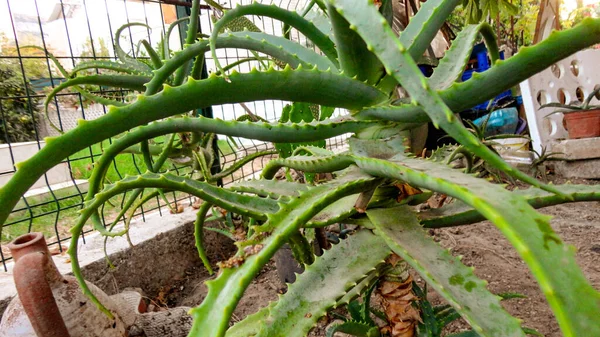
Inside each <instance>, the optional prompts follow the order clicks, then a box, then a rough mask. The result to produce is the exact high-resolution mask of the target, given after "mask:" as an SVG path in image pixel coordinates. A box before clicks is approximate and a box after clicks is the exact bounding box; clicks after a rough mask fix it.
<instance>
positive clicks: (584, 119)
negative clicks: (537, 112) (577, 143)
mask: <svg viewBox="0 0 600 337" xmlns="http://www.w3.org/2000/svg"><path fill="white" fill-rule="evenodd" d="M599 93H600V87H598V88H597V89H595V90H594V91H592V93H590V94H589V95H588V96H587V97H586V99H585V100H584V101H583V102H582V103H580V102H575V103H572V104H560V103H548V104H544V105H542V106H541V107H540V109H541V108H548V107H554V108H560V109H558V110H556V111H554V112H552V113H551V114H549V115H552V114H555V113H562V114H563V115H564V119H563V126H564V127H565V129H567V131H568V132H569V139H579V138H591V137H600V105H590V102H591V100H592V99H593V98H594V97H595V96H596V95H598V94H599ZM549 115H548V116H549ZM546 117H547V116H546Z"/></svg>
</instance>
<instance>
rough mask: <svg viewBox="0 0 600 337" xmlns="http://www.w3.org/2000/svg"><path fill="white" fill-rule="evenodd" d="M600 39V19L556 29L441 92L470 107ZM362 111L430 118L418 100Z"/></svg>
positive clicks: (459, 106) (392, 117)
mask: <svg viewBox="0 0 600 337" xmlns="http://www.w3.org/2000/svg"><path fill="white" fill-rule="evenodd" d="M597 43H600V19H592V18H586V19H584V20H582V21H581V22H580V23H579V24H578V25H576V26H575V27H573V28H570V29H566V30H562V31H553V32H552V33H551V34H550V36H549V37H548V38H547V39H545V40H543V41H541V42H540V43H538V44H535V45H534V46H528V47H522V48H521V49H520V50H519V53H517V54H516V55H513V56H512V57H510V58H509V59H507V60H500V61H497V62H496V63H495V64H494V66H493V67H492V68H490V69H488V70H486V71H485V72H483V73H474V74H473V77H472V78H470V79H469V80H468V81H465V82H461V83H454V84H453V85H452V86H451V87H450V88H448V89H446V90H443V91H440V93H439V94H440V96H441V98H442V99H443V101H444V102H445V103H446V105H448V107H450V109H452V111H456V112H460V111H463V110H465V109H470V108H471V107H473V106H475V105H477V104H480V103H482V102H485V101H487V100H490V99H492V98H494V97H496V96H497V95H499V94H500V93H502V92H504V91H506V90H508V89H510V88H512V87H513V86H515V85H518V84H519V83H520V82H522V81H524V80H525V79H527V78H529V77H531V76H533V75H535V74H537V73H538V72H540V71H542V70H544V69H546V68H548V67H549V66H551V65H552V64H554V63H556V62H558V61H560V60H562V59H564V58H566V57H568V56H570V55H572V54H574V53H575V52H577V51H579V50H582V49H585V48H588V47H590V46H592V45H594V44H597ZM565 46H569V48H565ZM506 74H511V76H506ZM358 115H359V116H362V117H363V118H376V119H383V120H389V121H397V122H428V121H429V118H428V117H427V114H426V113H425V111H424V110H423V107H422V106H419V105H416V104H404V105H400V106H392V105H381V106H377V107H371V108H367V109H364V110H362V111H361V112H360V113H359V114H358Z"/></svg>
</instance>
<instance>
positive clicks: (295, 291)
mask: <svg viewBox="0 0 600 337" xmlns="http://www.w3.org/2000/svg"><path fill="white" fill-rule="evenodd" d="M380 240H381V239H380V238H378V237H377V236H375V235H373V234H372V233H371V232H370V231H369V230H362V231H359V232H357V233H356V234H354V235H352V236H350V237H349V238H348V239H346V240H342V241H340V243H339V244H337V245H335V246H333V247H332V248H331V249H330V250H328V251H325V252H324V253H323V255H322V256H321V257H319V258H317V259H316V260H315V262H314V263H313V264H312V265H310V266H306V267H305V268H306V269H305V271H304V272H303V273H302V274H301V275H299V276H298V278H297V279H296V281H295V282H294V283H293V284H291V285H290V286H289V289H288V291H287V292H286V294H285V295H283V296H282V297H281V298H280V299H279V301H278V302H277V304H276V305H275V306H274V307H272V308H271V309H270V314H269V317H268V318H266V319H265V320H264V321H263V327H262V329H261V330H260V333H259V334H258V335H257V336H260V337H267V336H283V335H285V336H289V337H294V336H305V335H306V333H307V332H308V331H309V330H310V329H311V328H312V327H313V326H314V325H316V323H317V320H318V319H319V318H321V317H322V316H323V315H325V314H326V313H327V310H328V309H329V308H331V307H333V306H335V304H336V303H337V301H338V300H339V299H340V298H342V297H343V296H344V295H345V293H346V291H348V290H350V288H351V287H353V286H354V285H356V284H357V282H359V281H360V280H361V279H363V278H365V277H366V275H367V274H368V273H369V272H371V271H373V270H374V269H375V267H376V266H377V265H378V264H380V263H382V262H383V261H384V259H385V258H386V257H387V256H388V255H389V253H390V249H389V248H388V247H387V246H385V245H382V244H381V241H380Z"/></svg>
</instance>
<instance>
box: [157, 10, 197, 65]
mask: <svg viewBox="0 0 600 337" xmlns="http://www.w3.org/2000/svg"><path fill="white" fill-rule="evenodd" d="M189 19H190V17H189V16H186V17H183V18H179V19H177V20H175V21H173V22H171V24H170V25H169V27H168V28H167V31H166V32H165V35H163V37H162V41H161V43H162V46H163V47H162V52H163V60H168V59H170V58H171V51H170V49H171V48H170V46H169V40H170V39H171V33H172V32H173V29H175V27H177V26H179V25H180V24H181V23H183V22H185V21H188V20H189Z"/></svg>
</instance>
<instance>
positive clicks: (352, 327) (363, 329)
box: [325, 321, 381, 337]
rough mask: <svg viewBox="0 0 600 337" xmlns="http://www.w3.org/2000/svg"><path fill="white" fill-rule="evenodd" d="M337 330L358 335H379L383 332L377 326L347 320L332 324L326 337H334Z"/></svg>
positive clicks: (363, 336)
mask: <svg viewBox="0 0 600 337" xmlns="http://www.w3.org/2000/svg"><path fill="white" fill-rule="evenodd" d="M336 332H343V333H346V334H349V335H351V336H357V337H379V336H381V333H380V332H379V328H378V327H377V326H373V325H369V324H367V323H363V322H357V321H347V322H344V323H340V324H336V325H332V326H331V327H329V329H327V333H326V335H325V336H326V337H333V336H334V334H335V333H336Z"/></svg>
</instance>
